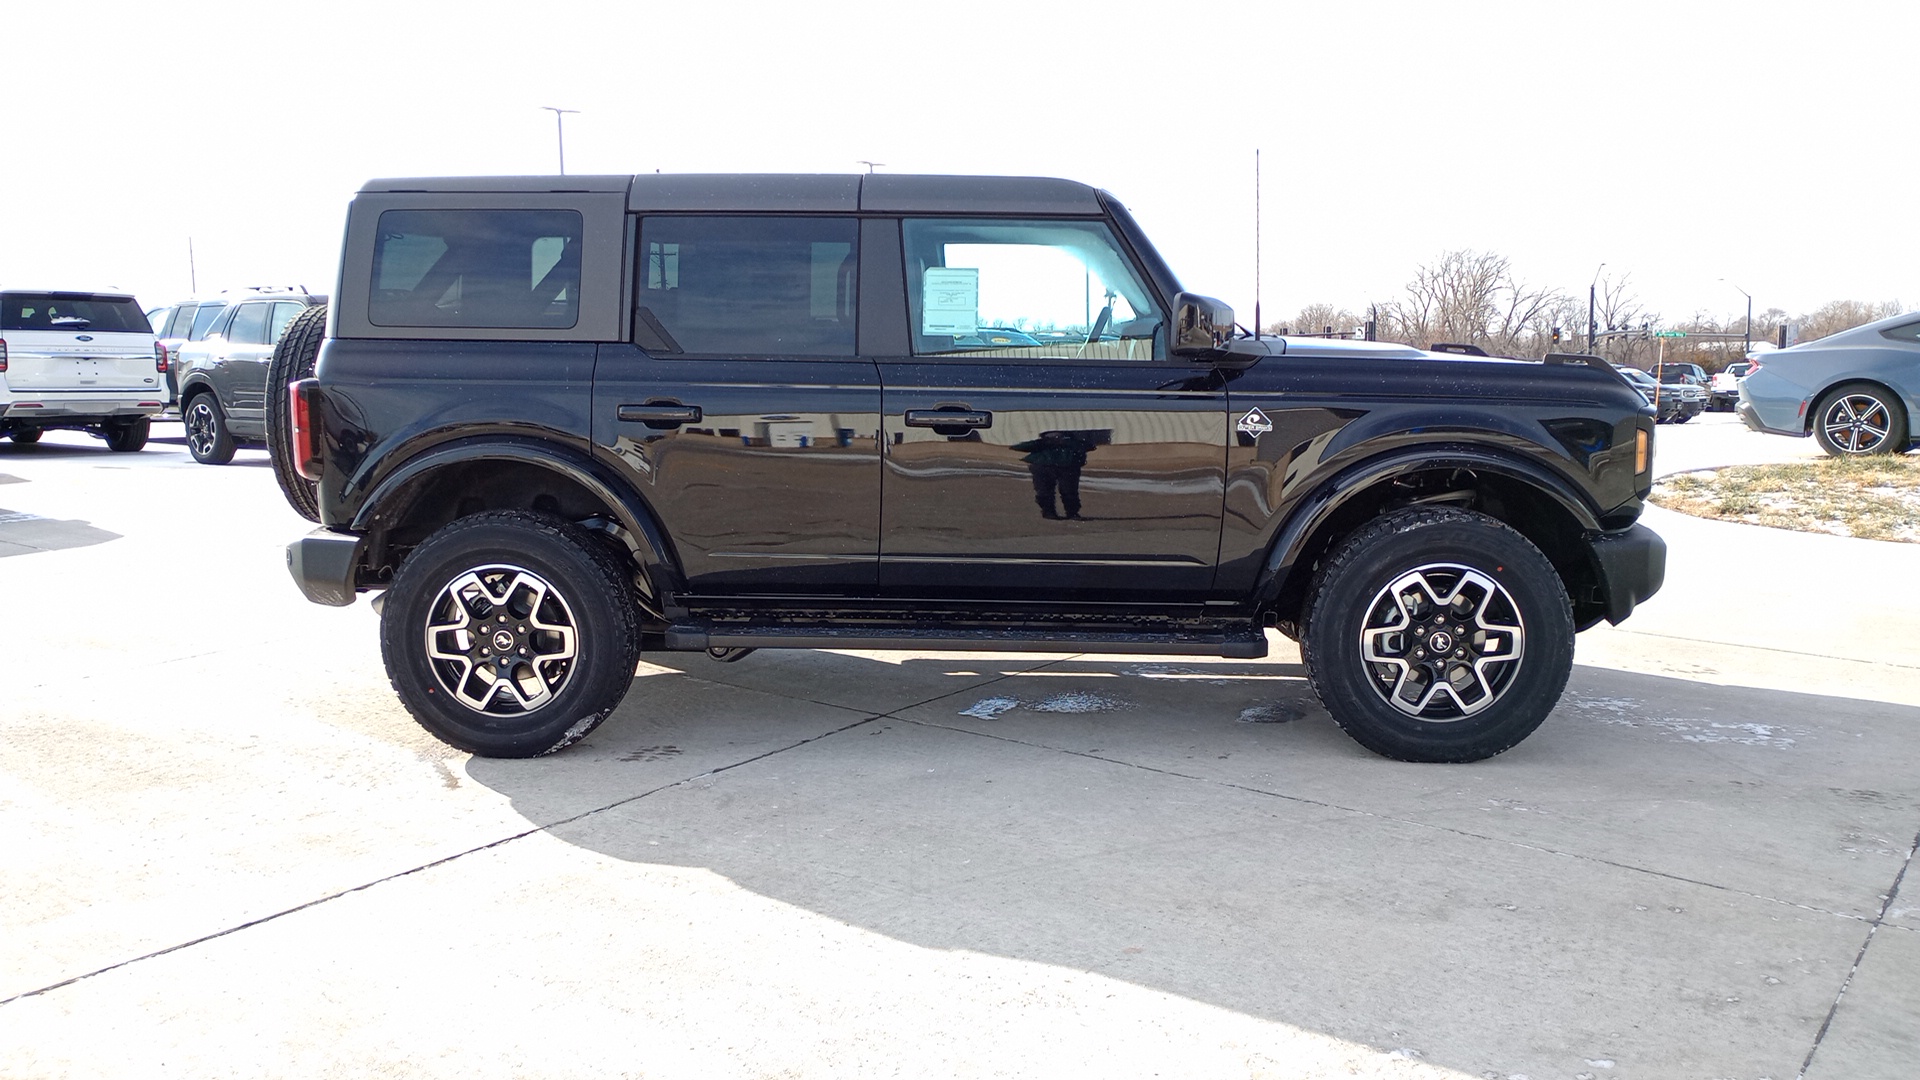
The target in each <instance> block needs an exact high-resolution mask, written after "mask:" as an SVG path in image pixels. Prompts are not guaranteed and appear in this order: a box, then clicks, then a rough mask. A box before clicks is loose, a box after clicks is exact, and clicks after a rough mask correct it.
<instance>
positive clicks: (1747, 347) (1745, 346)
mask: <svg viewBox="0 0 1920 1080" xmlns="http://www.w3.org/2000/svg"><path fill="white" fill-rule="evenodd" d="M1720 280H1721V281H1726V282H1727V284H1729V285H1733V282H1731V281H1727V279H1726V278H1721V279H1720ZM1733 287H1734V288H1735V289H1738V290H1739V292H1740V295H1741V296H1744V297H1746V298H1747V333H1746V338H1745V340H1744V341H1742V342H1741V351H1740V359H1742V360H1745V359H1746V358H1747V354H1748V353H1750V352H1752V351H1753V294H1752V293H1750V292H1748V291H1747V290H1745V289H1741V288H1740V286H1738V285H1733Z"/></svg>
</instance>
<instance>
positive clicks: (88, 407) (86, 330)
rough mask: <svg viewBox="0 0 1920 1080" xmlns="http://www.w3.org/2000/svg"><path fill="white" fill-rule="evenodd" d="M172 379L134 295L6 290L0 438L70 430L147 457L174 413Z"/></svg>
mask: <svg viewBox="0 0 1920 1080" xmlns="http://www.w3.org/2000/svg"><path fill="white" fill-rule="evenodd" d="M165 371H166V357H165V354H163V353H162V352H161V351H160V349H159V346H158V344H157V343H156V342H155V340H154V336H153V327H152V326H151V325H149V324H148V322H147V317H146V315H145V314H144V313H143V312H142V311H141V310H140V305H139V304H138V303H137V302H135V300H134V298H133V297H131V296H128V295H127V294H125V293H109V292H68V291H59V290H44V289H0V435H6V436H9V437H11V438H12V439H13V441H14V442H16V443H21V444H27V443H35V442H39V441H40V435H41V433H42V432H45V431H47V430H50V429H56V428H70V429H73V430H77V431H86V432H90V433H92V434H94V435H97V436H99V437H101V438H103V439H105V440H106V441H107V446H108V447H109V448H111V449H114V450H124V451H132V450H138V449H140V448H141V447H142V446H145V445H146V444H147V431H148V428H149V427H150V426H151V424H152V418H153V416H154V414H156V413H158V412H159V411H160V409H161V408H162V406H164V405H165V404H166V393H167V388H166V383H165V382H164V379H165Z"/></svg>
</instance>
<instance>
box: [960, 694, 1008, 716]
mask: <svg viewBox="0 0 1920 1080" xmlns="http://www.w3.org/2000/svg"><path fill="white" fill-rule="evenodd" d="M1019 707H1020V699H1018V698H1010V697H990V698H986V699H984V700H982V701H976V702H974V705H973V708H971V709H961V710H960V715H961V716H975V717H979V718H980V719H982V720H998V719H1000V714H1001V713H1003V712H1006V711H1007V710H1009V709H1017V708H1019Z"/></svg>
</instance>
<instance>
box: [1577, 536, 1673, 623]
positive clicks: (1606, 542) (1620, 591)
mask: <svg viewBox="0 0 1920 1080" xmlns="http://www.w3.org/2000/svg"><path fill="white" fill-rule="evenodd" d="M1591 546H1592V549H1593V557H1594V561H1595V562H1596V563H1597V564H1598V565H1599V567H1600V587H1601V589H1602V591H1603V595H1604V598H1605V602H1606V614H1607V621H1608V622H1610V623H1615V624H1618V623H1619V622H1620V621H1621V620H1622V619H1625V618H1626V617H1627V616H1628V615H1631V614H1633V609H1634V607H1635V606H1637V605H1638V604H1639V603H1640V602H1641V601H1642V600H1645V599H1646V598H1647V597H1649V596H1652V595H1653V594H1654V593H1657V592H1659V591H1660V586H1661V585H1662V584H1663V583H1664V582H1665V581H1666V580H1667V542H1666V541H1665V540H1662V539H1660V534H1659V533H1656V532H1654V531H1653V530H1652V529H1649V528H1647V527H1646V526H1645V525H1634V526H1633V527H1631V528H1629V529H1625V530H1623V531H1621V532H1617V533H1603V534H1601V535H1600V536H1597V537H1595V538H1594V539H1593V540H1592V541H1591Z"/></svg>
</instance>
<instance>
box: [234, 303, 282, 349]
mask: <svg viewBox="0 0 1920 1080" xmlns="http://www.w3.org/2000/svg"><path fill="white" fill-rule="evenodd" d="M272 308H273V305H272V304H241V305H240V308H239V310H238V311H236V312H234V316H233V324H232V325H231V326H229V327H227V340H228V341H231V342H233V343H234V344H235V345H265V344H266V343H267V315H268V314H269V313H270V312H271V310H272Z"/></svg>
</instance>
